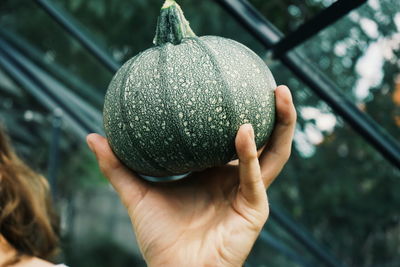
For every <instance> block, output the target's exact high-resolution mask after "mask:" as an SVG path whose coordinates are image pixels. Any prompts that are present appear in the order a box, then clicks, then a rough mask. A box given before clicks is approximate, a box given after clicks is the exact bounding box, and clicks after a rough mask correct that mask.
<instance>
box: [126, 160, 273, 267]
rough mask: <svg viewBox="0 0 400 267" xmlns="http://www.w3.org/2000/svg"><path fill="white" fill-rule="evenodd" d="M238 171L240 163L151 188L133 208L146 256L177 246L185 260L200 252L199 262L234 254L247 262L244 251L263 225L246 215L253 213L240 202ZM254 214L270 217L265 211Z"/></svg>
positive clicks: (139, 239) (135, 222)
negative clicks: (237, 165)
mask: <svg viewBox="0 0 400 267" xmlns="http://www.w3.org/2000/svg"><path fill="white" fill-rule="evenodd" d="M238 173H239V172H238V168H237V167H234V166H224V167H220V168H213V169H210V170H207V171H204V172H201V173H197V174H195V175H193V177H191V178H188V179H187V180H183V181H181V182H178V183H173V184H171V183H170V184H163V185H161V186H160V185H157V186H150V187H149V188H148V191H147V192H146V193H145V194H144V195H143V198H142V199H141V200H139V202H138V204H137V205H136V206H135V208H133V209H131V210H130V212H131V214H130V215H131V218H133V219H132V220H133V224H134V225H135V231H136V235H137V238H138V243H139V244H141V249H142V251H143V253H144V254H145V257H146V258H152V257H153V256H154V255H160V254H166V255H167V254H169V253H170V252H171V250H175V251H179V252H180V255H179V257H181V258H185V257H187V258H190V255H193V254H195V255H198V256H197V257H196V260H198V257H199V256H200V255H201V257H204V258H208V259H210V258H229V257H232V256H234V257H237V258H238V259H237V261H239V260H241V261H243V260H244V259H241V257H243V256H242V255H241V254H242V253H241V251H243V249H246V247H248V250H250V248H251V246H252V244H253V242H254V239H255V238H256V236H257V233H258V231H257V230H259V229H258V227H256V225H254V224H253V223H251V221H250V220H248V218H246V216H247V215H248V216H254V214H253V215H249V213H250V211H248V210H246V209H243V205H240V201H241V196H240V192H239V190H238V189H239V175H238ZM238 192H239V193H238ZM238 194H239V195H238ZM265 204H266V202H265ZM253 213H254V211H253ZM255 216H259V219H260V220H261V221H262V220H265V219H266V213H265V214H262V213H260V212H257V214H255ZM249 230H253V232H254V233H253V235H249ZM228 244H229V247H230V251H229V252H227V251H226V249H225V247H226V246H227V245H228ZM211 248H212V249H211ZM189 253H190V254H189ZM225 253H229V254H235V255H223V254H225ZM153 254H154V255H153ZM186 262H188V261H187V260H186Z"/></svg>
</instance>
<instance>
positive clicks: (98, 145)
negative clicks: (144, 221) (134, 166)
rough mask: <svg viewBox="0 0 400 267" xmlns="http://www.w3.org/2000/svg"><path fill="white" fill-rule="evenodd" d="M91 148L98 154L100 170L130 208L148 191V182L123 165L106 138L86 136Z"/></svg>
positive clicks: (93, 135)
mask: <svg viewBox="0 0 400 267" xmlns="http://www.w3.org/2000/svg"><path fill="white" fill-rule="evenodd" d="M86 141H87V143H88V146H89V148H90V149H91V150H92V152H93V153H94V154H95V155H96V158H97V161H98V163H99V167H100V170H101V171H102V173H103V174H104V175H105V176H106V177H107V179H108V180H109V181H110V183H111V185H112V186H113V187H114V189H115V190H116V191H117V193H118V194H119V196H120V198H121V200H122V202H123V204H124V205H125V206H126V207H127V208H128V209H130V208H131V206H132V205H134V206H136V204H137V203H138V202H139V201H140V199H141V198H142V197H143V195H144V194H145V192H146V190H147V189H146V184H145V183H144V182H143V181H142V180H140V179H139V178H138V177H137V176H136V175H135V174H134V173H133V172H132V171H130V170H129V169H128V168H127V167H126V166H125V165H123V164H122V163H121V162H120V161H119V160H118V158H117V157H116V156H115V155H114V153H113V152H112V150H111V148H110V146H109V144H108V141H107V139H106V138H104V137H102V136H101V135H98V134H89V135H88V136H87V137H86Z"/></svg>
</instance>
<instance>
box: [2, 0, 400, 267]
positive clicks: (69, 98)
mask: <svg viewBox="0 0 400 267" xmlns="http://www.w3.org/2000/svg"><path fill="white" fill-rule="evenodd" d="M37 2H39V1H26V0H2V1H1V2H0V51H1V53H0V121H1V123H3V124H4V125H5V126H6V127H7V128H8V132H9V134H10V135H11V138H12V141H13V144H14V146H15V147H16V149H17V151H18V154H19V155H20V156H22V157H23V158H24V159H25V160H26V161H27V162H28V163H29V164H30V165H31V166H32V167H33V168H34V169H35V170H38V171H39V172H41V173H43V174H44V175H46V176H47V177H48V179H49V181H50V184H51V186H52V193H53V196H54V201H55V203H56V205H57V209H58V210H59V213H60V214H61V222H62V254H61V255H60V258H59V260H60V261H61V262H64V263H66V264H67V265H69V266H145V263H144V261H143V260H142V259H141V257H140V253H139V251H138V249H137V246H136V243H135V240H134V236H133V233H132V229H131V225H130V221H129V219H128V217H127V215H126V213H125V211H124V209H123V207H122V205H121V204H120V202H119V200H118V198H117V196H116V194H115V193H114V192H113V190H112V189H111V188H110V186H109V185H108V184H107V182H106V181H105V179H104V178H103V177H102V175H101V174H100V172H99V170H98V167H97V163H96V161H95V159H94V157H93V156H92V155H91V153H90V152H89V150H88V148H87V146H86V144H85V142H84V136H85V134H86V133H87V132H88V131H89V130H96V131H98V132H102V119H101V116H100V115H99V114H100V113H99V111H101V109H102V103H103V97H104V94H105V91H106V88H107V86H108V83H109V81H110V80H111V78H112V75H113V72H112V71H110V67H108V68H107V67H105V65H104V64H102V63H101V62H100V61H99V60H98V59H96V58H95V57H94V56H93V55H92V54H90V53H89V52H88V50H87V49H86V48H85V47H84V46H82V45H81V44H80V43H79V42H77V40H76V39H75V38H74V37H72V36H71V35H70V34H68V32H67V31H65V30H64V29H63V28H62V27H60V25H59V24H57V23H56V22H55V21H54V19H52V17H51V16H49V15H48V14H47V13H46V12H45V11H44V10H43V8H41V7H40V5H38V3H37ZM48 2H50V3H51V4H52V5H54V6H55V7H56V8H57V9H60V10H62V12H63V13H65V14H67V17H68V18H72V20H70V22H73V23H74V25H75V26H76V27H78V28H79V29H81V30H82V33H83V34H84V35H85V36H87V37H88V38H90V39H92V40H94V42H95V43H96V45H98V46H99V47H101V48H102V50H103V51H104V53H106V54H108V55H110V56H111V57H112V59H113V60H114V61H115V62H118V63H122V62H124V61H126V60H128V59H129V58H131V57H132V56H134V55H135V54H137V53H138V52H140V51H143V50H145V49H147V48H149V47H151V46H152V40H153V37H154V33H155V26H156V21H157V16H158V13H159V9H160V7H161V5H162V2H163V1H162V0H113V1H107V0H85V1H84V0H53V1H48ZM178 2H179V4H180V5H181V6H182V8H183V10H184V11H185V15H186V17H187V18H188V20H189V21H190V22H191V26H192V28H193V30H194V31H195V32H196V34H197V35H199V36H201V35H218V36H223V37H227V38H232V39H234V40H237V41H239V42H241V43H243V44H245V45H246V46H248V47H250V48H251V49H253V50H254V51H255V52H256V53H258V54H259V55H260V56H261V57H262V58H264V59H265V61H266V63H267V64H268V66H269V67H270V68H271V70H272V73H273V74H274V76H275V78H276V80H277V83H278V84H287V85H288V86H289V88H291V90H292V94H293V96H294V101H295V105H296V108H297V112H298V124H297V130H296V134H295V140H294V145H293V153H292V156H291V159H290V161H289V163H288V164H287V166H286V168H285V169H284V171H283V172H282V173H281V175H280V176H279V178H278V179H277V180H276V182H275V183H274V184H273V185H272V186H271V188H270V189H269V194H270V202H271V205H272V206H273V207H274V208H275V210H276V213H275V216H274V218H272V219H271V220H269V221H268V222H267V224H266V226H265V229H266V231H265V232H263V234H262V235H261V237H260V239H259V240H258V241H257V243H256V245H255V247H254V249H253V251H252V253H251V255H250V257H249V259H248V261H247V263H246V265H247V266H344V265H347V266H387V267H389V266H400V172H399V169H397V168H396V167H395V166H394V165H393V164H391V163H390V162H388V161H387V160H386V159H385V158H383V157H382V155H381V154H380V153H379V152H377V150H376V149H375V148H374V147H372V146H371V145H370V144H369V143H368V142H367V141H366V140H365V139H364V138H363V137H362V136H360V135H359V134H358V133H357V132H356V131H354V129H353V128H352V127H351V126H350V125H349V124H348V123H347V122H346V121H345V120H343V119H342V118H341V117H340V116H338V115H337V114H336V113H335V112H334V111H333V110H332V109H331V108H330V107H329V105H327V104H326V103H325V102H324V101H322V100H321V99H320V98H319V97H318V96H316V95H315V93H314V92H313V91H312V90H310V88H308V86H306V85H305V84H304V83H303V82H302V81H300V80H299V79H298V78H297V77H296V75H294V74H293V73H292V72H291V71H290V70H288V69H287V68H286V67H285V66H284V65H283V64H282V63H281V61H279V60H273V59H271V57H270V56H269V54H268V53H267V51H266V49H265V47H264V46H263V45H262V44H261V43H260V42H259V41H258V40H257V39H255V38H254V37H253V35H251V33H249V31H248V30H246V29H245V28H244V27H243V26H242V25H241V24H239V23H238V21H237V20H236V19H235V18H234V17H233V16H232V15H231V14H230V13H228V12H227V11H226V10H225V9H224V8H223V7H222V6H221V5H219V4H218V3H217V2H218V1H213V0H203V1H194V0H180V1H178ZM334 2H335V1H331V0H269V1H263V0H250V1H249V3H250V4H252V5H254V7H255V8H256V9H257V10H258V11H259V12H260V13H261V14H262V15H263V16H265V17H266V18H267V19H268V20H269V21H270V22H271V23H273V24H274V25H275V26H276V27H277V28H278V29H279V30H280V31H282V32H283V33H284V34H289V33H291V32H293V31H295V30H296V29H297V28H298V27H299V26H300V25H301V24H303V23H304V22H306V21H308V20H310V19H311V18H313V17H314V16H315V15H317V14H318V13H319V12H321V10H323V9H325V8H327V7H329V6H330V5H331V4H333V3H334ZM295 49H296V51H297V52H299V53H301V54H302V55H303V56H304V57H305V58H306V59H307V60H308V61H310V62H312V64H314V65H315V66H316V67H317V68H318V69H319V70H320V71H322V72H323V73H324V74H325V75H326V76H327V77H328V78H330V79H331V80H332V81H333V82H334V83H335V84H336V85H337V87H338V88H339V89H340V91H341V93H342V94H344V95H345V96H346V97H347V98H348V99H349V100H350V101H351V102H352V103H354V104H355V105H356V107H357V108H358V110H361V111H362V112H363V113H365V114H367V115H368V116H369V117H371V118H373V119H374V120H375V121H376V122H377V123H378V124H379V125H380V126H381V127H382V128H383V129H384V132H386V134H390V135H392V136H393V137H394V138H395V139H397V140H399V139H400V60H399V56H400V2H399V1H398V0H386V1H379V0H370V1H367V3H365V4H363V5H361V6H360V7H358V8H357V9H354V10H353V11H351V12H350V13H348V14H347V15H345V16H344V17H342V18H341V19H339V20H338V21H337V22H335V23H334V24H332V25H330V26H329V27H326V28H325V29H323V30H322V31H320V32H319V33H318V34H316V35H314V36H312V37H311V38H310V39H308V40H307V41H305V42H303V43H302V44H301V45H299V46H297V47H296V48H295ZM10 55H12V57H11V56H10ZM83 113H84V114H86V117H84V118H81V117H80V115H79V114H83ZM285 219H287V220H288V221H286V224H287V226H286V228H285V227H282V223H283V222H284V220H285ZM282 220H283V221H282ZM288 229H289V230H288Z"/></svg>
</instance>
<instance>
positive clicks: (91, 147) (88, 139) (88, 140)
mask: <svg viewBox="0 0 400 267" xmlns="http://www.w3.org/2000/svg"><path fill="white" fill-rule="evenodd" d="M89 136H90V135H88V136H86V143H87V144H88V147H89V148H90V150H91V151H92V152H93V153H94V149H93V144H92V141H90V137H89Z"/></svg>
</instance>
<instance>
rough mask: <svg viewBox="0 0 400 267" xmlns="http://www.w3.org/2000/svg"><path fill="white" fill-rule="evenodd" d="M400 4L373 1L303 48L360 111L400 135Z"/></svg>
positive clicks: (395, 134) (396, 135)
mask: <svg viewBox="0 0 400 267" xmlns="http://www.w3.org/2000/svg"><path fill="white" fill-rule="evenodd" d="M399 10H400V2H399V1H396V0H392V1H378V0H374V1H368V3H367V4H364V5H363V6H361V7H360V8H359V9H357V10H355V11H352V12H351V13H350V14H349V15H348V16H346V17H345V18H343V19H342V20H340V21H339V22H337V23H335V24H334V25H333V26H331V27H329V28H327V29H326V30H324V31H322V32H321V33H320V34H318V35H317V36H315V37H314V38H312V39H311V40H309V41H308V42H306V43H305V44H304V45H302V46H301V47H300V50H301V51H302V52H304V54H305V55H306V56H307V57H308V58H309V59H310V60H311V61H313V62H314V63H315V64H317V65H318V66H319V67H320V68H321V69H322V70H323V71H324V72H325V73H326V74H327V75H328V76H329V77H330V78H331V79H333V81H335V82H336V83H337V85H338V87H339V88H340V89H341V90H342V92H344V93H345V94H346V96H347V97H349V98H350V99H351V100H352V101H353V102H354V103H355V104H356V105H357V106H358V107H359V109H360V110H362V111H364V112H366V113H367V114H368V115H370V116H371V117H372V118H374V119H375V120H376V121H377V122H378V123H379V124H380V125H381V126H382V127H384V128H385V129H386V130H387V131H388V132H389V133H390V134H392V135H393V136H394V137H396V138H397V139H398V137H399V136H400V97H399V96H400V80H399V56H400V54H399V45H400V34H399V30H400V12H399Z"/></svg>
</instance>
